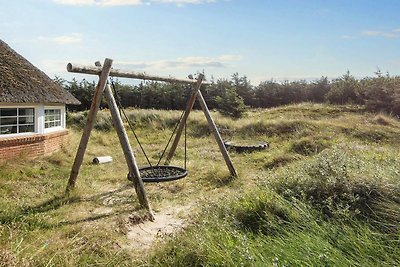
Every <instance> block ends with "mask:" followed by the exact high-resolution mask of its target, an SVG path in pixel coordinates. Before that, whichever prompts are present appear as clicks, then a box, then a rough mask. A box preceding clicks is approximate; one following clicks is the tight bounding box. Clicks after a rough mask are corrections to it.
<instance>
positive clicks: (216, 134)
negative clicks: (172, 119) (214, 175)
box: [197, 91, 237, 176]
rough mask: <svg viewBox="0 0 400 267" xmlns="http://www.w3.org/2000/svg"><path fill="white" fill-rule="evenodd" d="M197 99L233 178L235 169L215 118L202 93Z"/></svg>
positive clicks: (235, 174)
mask: <svg viewBox="0 0 400 267" xmlns="http://www.w3.org/2000/svg"><path fill="white" fill-rule="evenodd" d="M197 99H198V100H199V103H200V106H201V109H202V110H203V112H204V115H206V118H207V121H208V125H209V126H210V130H211V132H212V133H213V134H214V137H215V140H216V141H217V143H218V146H219V150H220V151H221V153H222V156H224V160H225V163H226V165H227V166H228V169H229V171H230V173H231V175H232V176H237V173H236V170H235V167H233V164H232V161H231V158H230V157H229V154H228V151H227V150H226V147H225V145H224V142H223V141H222V138H221V135H220V134H219V132H218V129H217V126H216V125H215V123H214V120H213V118H212V117H211V114H210V111H209V110H208V107H207V104H206V101H205V100H204V98H203V95H202V94H201V92H200V91H199V92H198V93H197Z"/></svg>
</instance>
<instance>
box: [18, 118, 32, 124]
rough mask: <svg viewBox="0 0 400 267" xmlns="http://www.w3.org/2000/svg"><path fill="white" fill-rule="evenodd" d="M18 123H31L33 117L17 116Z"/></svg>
mask: <svg viewBox="0 0 400 267" xmlns="http://www.w3.org/2000/svg"><path fill="white" fill-rule="evenodd" d="M18 122H19V124H33V117H19V118H18Z"/></svg>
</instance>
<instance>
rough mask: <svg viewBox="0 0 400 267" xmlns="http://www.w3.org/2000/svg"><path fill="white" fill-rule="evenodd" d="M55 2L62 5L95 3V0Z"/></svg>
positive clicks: (63, 0) (55, 0)
mask: <svg viewBox="0 0 400 267" xmlns="http://www.w3.org/2000/svg"><path fill="white" fill-rule="evenodd" d="M53 2H55V3H58V4H62V5H93V4H95V3H96V1H95V0H53Z"/></svg>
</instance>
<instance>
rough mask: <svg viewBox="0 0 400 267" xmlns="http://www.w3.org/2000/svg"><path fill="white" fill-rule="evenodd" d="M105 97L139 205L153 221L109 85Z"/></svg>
mask: <svg viewBox="0 0 400 267" xmlns="http://www.w3.org/2000/svg"><path fill="white" fill-rule="evenodd" d="M104 93H105V96H106V99H107V103H108V107H109V108H110V112H111V117H112V120H113V124H114V127H115V130H116V131H117V134H118V138H119V142H120V143H121V146H122V150H123V151H124V155H125V160H126V164H127V165H128V169H129V173H130V175H132V176H133V177H131V178H133V179H132V180H133V185H134V186H135V191H136V195H137V196H138V198H139V203H140V205H141V206H142V207H143V208H145V209H147V210H148V211H149V214H150V216H151V218H150V219H151V220H154V215H153V212H152V210H151V207H150V203H149V201H148V199H147V196H146V191H145V190H144V185H143V181H142V179H141V178H140V172H139V168H138V166H137V164H136V159H135V156H134V154H133V151H132V147H131V145H130V144H129V139H128V135H127V133H126V130H125V127H124V124H123V122H122V119H121V115H120V113H119V110H118V106H117V103H116V102H115V98H114V96H113V94H112V91H111V88H110V85H108V84H107V85H106V88H105V91H104Z"/></svg>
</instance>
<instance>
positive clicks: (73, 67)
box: [67, 63, 211, 85]
mask: <svg viewBox="0 0 400 267" xmlns="http://www.w3.org/2000/svg"><path fill="white" fill-rule="evenodd" d="M67 70H68V72H74V73H84V74H92V75H100V73H101V71H102V68H101V67H95V66H84V65H79V64H73V63H68V65H67ZM109 76H113V77H121V78H133V79H140V80H152V81H160V82H170V83H182V84H196V83H197V80H195V79H193V80H192V79H182V78H174V77H163V76H157V75H149V74H147V73H145V72H136V71H127V70H120V69H111V71H110V75H109ZM210 84H211V83H209V82H204V81H203V82H202V85H210Z"/></svg>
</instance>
